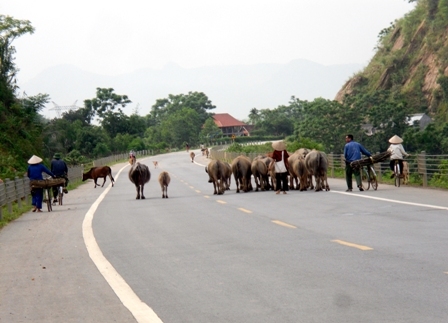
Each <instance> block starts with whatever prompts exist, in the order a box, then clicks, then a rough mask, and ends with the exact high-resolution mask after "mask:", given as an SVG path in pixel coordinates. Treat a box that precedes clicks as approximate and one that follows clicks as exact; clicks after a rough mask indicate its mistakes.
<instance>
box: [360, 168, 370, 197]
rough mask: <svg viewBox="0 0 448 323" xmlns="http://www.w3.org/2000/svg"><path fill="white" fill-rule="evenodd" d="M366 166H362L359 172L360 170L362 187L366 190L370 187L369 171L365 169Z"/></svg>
mask: <svg viewBox="0 0 448 323" xmlns="http://www.w3.org/2000/svg"><path fill="white" fill-rule="evenodd" d="M367 169H368V168H366V167H362V168H361V170H360V172H361V183H362V188H363V189H364V190H365V191H367V190H368V189H369V188H370V176H369V172H368V170H367Z"/></svg>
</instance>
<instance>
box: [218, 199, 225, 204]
mask: <svg viewBox="0 0 448 323" xmlns="http://www.w3.org/2000/svg"><path fill="white" fill-rule="evenodd" d="M216 202H218V203H220V204H226V203H227V202H226V201H222V200H216Z"/></svg>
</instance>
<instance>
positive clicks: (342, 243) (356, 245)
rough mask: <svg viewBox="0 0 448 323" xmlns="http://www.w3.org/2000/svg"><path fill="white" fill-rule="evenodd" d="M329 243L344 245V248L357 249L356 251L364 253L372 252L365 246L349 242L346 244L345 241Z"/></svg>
mask: <svg viewBox="0 0 448 323" xmlns="http://www.w3.org/2000/svg"><path fill="white" fill-rule="evenodd" d="M331 241H332V242H336V243H339V244H341V245H344V246H348V247H353V248H358V249H360V250H364V251H367V250H373V248H370V247H367V246H361V245H359V244H355V243H351V242H347V241H342V240H331Z"/></svg>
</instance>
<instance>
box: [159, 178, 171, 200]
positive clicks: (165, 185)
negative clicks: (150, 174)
mask: <svg viewBox="0 0 448 323" xmlns="http://www.w3.org/2000/svg"><path fill="white" fill-rule="evenodd" d="M170 181H171V178H170V175H169V174H168V172H161V173H160V174H159V184H160V188H161V189H162V198H163V199H164V198H168V185H169V184H170Z"/></svg>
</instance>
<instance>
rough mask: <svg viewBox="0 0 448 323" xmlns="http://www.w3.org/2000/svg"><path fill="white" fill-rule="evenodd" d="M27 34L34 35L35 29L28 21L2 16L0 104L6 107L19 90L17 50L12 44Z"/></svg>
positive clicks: (0, 29)
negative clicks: (17, 82) (16, 62)
mask: <svg viewBox="0 0 448 323" xmlns="http://www.w3.org/2000/svg"><path fill="white" fill-rule="evenodd" d="M27 33H30V34H32V33H34V28H33V27H32V26H31V23H30V22H29V21H28V20H17V19H14V18H12V17H10V16H4V15H0V102H2V103H3V104H4V105H5V106H6V107H9V106H10V105H11V104H12V102H13V101H14V92H15V90H16V89H17V85H16V74H17V72H18V69H17V68H16V66H15V63H14V59H15V57H14V54H15V53H16V49H15V47H14V46H12V42H13V41H14V40H15V39H16V38H17V37H20V36H22V35H24V34H27Z"/></svg>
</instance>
